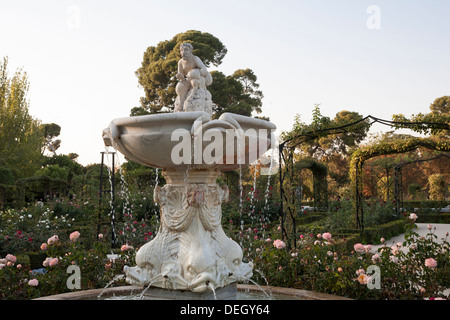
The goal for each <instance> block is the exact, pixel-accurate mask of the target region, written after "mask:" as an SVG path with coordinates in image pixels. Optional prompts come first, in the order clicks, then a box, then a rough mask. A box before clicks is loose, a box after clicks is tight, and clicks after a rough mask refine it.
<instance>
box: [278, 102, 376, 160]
mask: <svg viewBox="0 0 450 320" xmlns="http://www.w3.org/2000/svg"><path fill="white" fill-rule="evenodd" d="M369 127H370V125H369V122H368V121H367V120H363V116H362V115H360V114H359V113H357V112H352V111H346V110H343V111H340V112H338V113H337V114H336V116H335V117H334V118H333V119H330V118H329V117H326V116H323V115H322V114H321V112H320V108H319V105H316V106H315V108H314V110H313V117H312V122H311V124H309V125H308V124H306V123H304V122H302V121H301V120H300V116H299V115H297V116H296V118H295V123H294V126H293V129H292V130H291V131H289V132H283V134H282V138H283V140H285V141H289V145H291V146H298V148H299V150H300V151H301V152H303V153H304V154H308V155H309V156H311V157H314V158H316V159H320V158H322V157H324V156H329V155H331V154H333V153H340V154H343V155H347V154H349V153H350V151H351V150H353V149H354V148H355V147H356V146H357V144H358V143H359V142H361V141H362V140H363V139H364V138H365V137H366V135H367V132H368V131H369ZM300 143H301V144H300Z"/></svg>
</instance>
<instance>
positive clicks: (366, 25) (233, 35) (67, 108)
mask: <svg viewBox="0 0 450 320" xmlns="http://www.w3.org/2000/svg"><path fill="white" fill-rule="evenodd" d="M449 15H450V1H447V0H428V1H425V0H421V1H419V0H384V1H382V0H379V1H377V0H371V1H365V0H342V1H337V0H321V1H319V0H305V1H301V0H297V1H287V0H276V1H269V0H257V1H256V0H255V1H252V0H239V1H235V0H233V1H214V0H209V1H205V0H198V1H195V0H194V1H193V0H191V1H186V0H185V1H178V0H170V1H169V0H161V1H156V0H147V1H144V0H141V1H138V0H128V1H103V0H101V1H100V0H97V1H92V0H91V1H87V0H86V1H84V0H71V1H67V0H54V1H49V0H46V1H43V0H40V1H33V0H28V1H26V0H15V1H12V0H8V1H5V0H0V35H1V36H0V58H2V57H4V56H8V57H9V68H8V69H9V72H10V75H11V76H12V74H13V73H14V71H15V70H16V69H17V68H19V67H22V68H23V70H24V71H26V72H27V74H28V76H29V81H30V92H29V100H30V113H31V114H32V115H33V116H34V117H36V118H38V119H40V120H41V121H42V122H43V123H51V122H54V123H57V124H59V125H60V126H61V128H62V130H61V135H60V137H59V138H60V139H61V140H62V143H61V147H60V148H59V150H58V153H63V154H68V153H71V152H74V153H77V154H79V159H78V160H79V162H80V163H81V164H83V165H87V164H89V163H99V162H100V152H101V151H104V150H105V148H104V144H103V140H102V138H101V133H102V129H103V128H105V127H107V126H108V124H109V123H110V122H111V120H113V119H115V118H119V117H126V116H129V114H130V110H131V108H133V107H135V106H138V105H139V98H140V97H141V96H142V95H143V91H142V89H141V88H139V87H138V81H137V78H136V76H135V74H134V72H135V71H136V70H137V69H138V68H139V67H140V65H141V62H142V57H143V53H144V51H145V50H146V48H147V47H149V46H156V45H157V44H158V42H160V41H164V40H169V39H171V38H172V37H173V36H175V35H176V34H178V33H181V32H185V31H187V30H199V31H202V32H209V33H211V34H213V35H214V36H216V37H217V38H218V39H220V40H221V41H222V42H223V44H224V45H225V46H226V47H227V49H228V54H227V55H226V56H225V58H224V60H223V63H222V64H221V65H220V66H219V67H218V68H217V69H218V70H220V71H222V72H224V73H225V74H227V75H228V74H231V73H232V72H233V71H235V70H237V69H245V68H250V69H252V70H253V71H254V73H255V74H256V76H257V77H258V83H259V84H260V85H261V86H260V89H261V90H262V91H263V94H264V99H263V108H262V109H263V113H262V115H265V116H268V117H270V119H271V121H272V122H273V123H275V124H276V125H277V127H278V130H277V132H281V131H285V130H289V129H291V128H292V125H293V119H294V116H295V115H296V114H300V115H301V117H302V120H303V121H305V122H307V123H309V121H310V119H311V111H312V109H313V108H314V105H315V104H320V108H321V112H322V114H323V115H326V116H329V117H331V118H333V117H334V116H335V114H336V113H337V112H339V111H341V110H349V111H357V112H359V113H360V114H362V115H363V116H367V115H373V116H376V117H380V118H383V119H388V120H390V119H391V118H392V115H393V114H397V113H402V114H404V115H405V116H411V115H412V114H417V113H419V112H421V113H427V112H429V106H430V104H431V103H432V102H433V101H434V100H435V99H436V98H438V97H441V96H444V95H450V72H449V71H450V19H449ZM211 70H212V69H211ZM386 129H389V128H386V127H374V129H373V130H386Z"/></svg>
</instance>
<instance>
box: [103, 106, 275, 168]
mask: <svg viewBox="0 0 450 320" xmlns="http://www.w3.org/2000/svg"><path fill="white" fill-rule="evenodd" d="M275 129H276V126H275V125H274V124H273V123H271V122H269V121H266V120H262V119H256V118H251V117H247V116H242V115H237V114H233V113H224V114H222V115H221V116H220V117H219V118H218V119H215V120H211V117H210V115H209V113H207V112H204V111H192V112H176V113H163V114H153V115H145V116H136V117H127V118H118V119H115V120H113V121H111V123H110V124H109V126H108V128H106V129H104V130H103V140H104V143H105V145H106V146H112V147H114V148H115V149H116V150H118V151H120V152H121V153H122V154H123V155H124V156H125V157H127V158H128V159H129V160H132V161H134V162H137V163H140V164H142V165H145V166H148V167H153V168H161V169H169V168H175V167H180V166H189V167H191V168H198V169H202V168H211V167H215V168H218V169H220V170H232V169H235V168H238V167H239V166H240V165H248V164H250V163H253V162H255V161H256V160H257V159H259V158H261V156H262V155H263V154H264V153H266V152H267V151H268V150H269V149H271V148H273V147H274V145H275V139H274V131H275Z"/></svg>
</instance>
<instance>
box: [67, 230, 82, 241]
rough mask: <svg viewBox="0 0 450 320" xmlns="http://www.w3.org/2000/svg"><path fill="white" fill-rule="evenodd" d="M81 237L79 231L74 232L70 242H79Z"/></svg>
mask: <svg viewBox="0 0 450 320" xmlns="http://www.w3.org/2000/svg"><path fill="white" fill-rule="evenodd" d="M79 237H80V233H79V232H78V231H74V232H72V233H71V234H70V236H69V239H70V241H72V242H74V241H77V239H78V238H79Z"/></svg>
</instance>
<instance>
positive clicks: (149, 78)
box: [131, 30, 263, 117]
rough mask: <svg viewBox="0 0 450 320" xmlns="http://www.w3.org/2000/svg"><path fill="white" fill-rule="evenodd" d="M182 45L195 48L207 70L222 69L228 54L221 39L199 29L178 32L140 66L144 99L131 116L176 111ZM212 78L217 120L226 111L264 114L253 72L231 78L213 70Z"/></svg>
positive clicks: (149, 53) (152, 48)
mask: <svg viewBox="0 0 450 320" xmlns="http://www.w3.org/2000/svg"><path fill="white" fill-rule="evenodd" d="M183 42H189V43H191V44H192V45H193V47H194V51H193V54H194V55H196V56H198V57H199V58H200V59H201V60H202V61H203V63H204V64H205V66H206V67H209V66H210V65H214V66H216V67H217V66H219V65H220V64H221V63H222V60H223V58H224V57H225V55H226V53H227V48H226V47H225V45H224V44H223V43H222V42H221V41H220V40H219V39H218V38H216V37H215V36H213V35H212V34H210V33H206V32H200V31H196V30H189V31H186V32H184V33H179V34H177V35H175V36H174V37H173V38H172V39H170V40H166V41H161V42H160V43H158V45H156V46H150V47H148V48H147V50H146V51H145V52H144V56H143V60H142V64H141V67H140V68H139V69H138V70H137V71H136V76H137V77H138V81H139V85H140V86H141V87H142V88H143V89H144V93H145V96H144V97H141V99H140V106H139V107H135V108H132V110H131V115H132V116H136V115H143V114H149V113H157V112H169V111H171V110H173V107H174V102H175V98H176V93H175V87H176V85H177V81H178V80H177V79H176V74H177V64H178V60H179V59H180V58H181V55H180V50H179V46H180V44H182V43H183ZM211 75H212V78H213V83H212V85H211V86H209V87H208V90H209V91H210V92H211V95H212V101H213V104H214V106H213V109H214V110H213V112H214V117H218V116H220V114H222V113H224V112H233V113H237V114H242V115H247V116H251V113H252V112H253V111H255V112H257V113H260V112H261V105H262V102H261V100H262V98H263V95H262V92H261V91H260V90H258V88H259V84H258V83H257V82H256V81H257V77H256V75H255V74H254V73H253V71H252V70H251V69H239V70H236V71H235V72H234V73H233V74H232V75H230V76H226V75H225V74H223V73H222V72H220V71H212V72H211Z"/></svg>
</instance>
